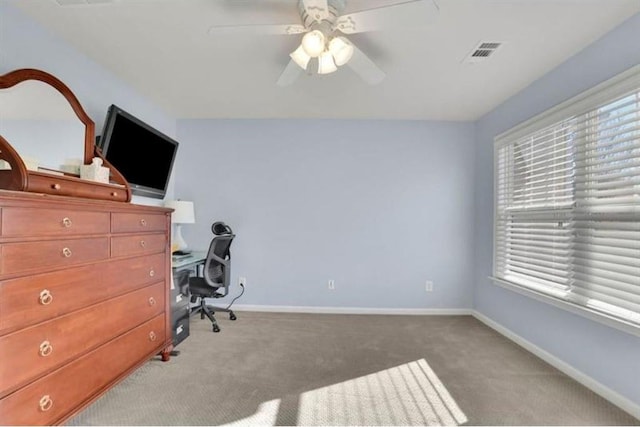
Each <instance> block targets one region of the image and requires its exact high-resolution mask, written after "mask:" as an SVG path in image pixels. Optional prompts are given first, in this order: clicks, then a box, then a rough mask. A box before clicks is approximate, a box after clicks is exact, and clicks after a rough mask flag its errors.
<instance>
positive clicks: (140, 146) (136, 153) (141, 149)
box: [97, 105, 178, 199]
mask: <svg viewBox="0 0 640 427" xmlns="http://www.w3.org/2000/svg"><path fill="white" fill-rule="evenodd" d="M97 145H98V148H100V149H101V151H102V154H103V155H104V157H105V158H106V159H107V160H108V161H109V163H111V164H112V165H113V166H114V167H115V168H116V169H118V171H119V172H120V173H121V174H122V175H123V176H124V177H125V179H126V180H127V181H128V182H129V185H131V191H132V192H133V194H136V195H139V196H145V197H152V198H156V199H162V198H164V196H165V194H166V192H167V185H168V184H169V178H170V177H171V169H172V168H173V162H174V160H175V158H176V153H177V152H178V142H177V141H175V140H174V139H172V138H170V137H168V136H167V135H165V134H163V133H162V132H160V131H158V130H157V129H154V128H153V127H151V126H149V125H148V124H146V123H144V122H143V121H142V120H140V119H138V118H136V117H134V116H133V115H132V114H130V113H128V112H126V111H124V110H123V109H122V108H119V107H117V106H116V105H111V106H110V107H109V110H108V111H107V117H106V119H105V122H104V128H103V130H102V135H101V136H100V138H99V139H98V142H97Z"/></svg>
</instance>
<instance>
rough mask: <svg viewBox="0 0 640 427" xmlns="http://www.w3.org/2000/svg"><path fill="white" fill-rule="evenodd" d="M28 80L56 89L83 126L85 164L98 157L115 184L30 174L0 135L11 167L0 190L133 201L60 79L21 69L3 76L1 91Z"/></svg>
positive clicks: (0, 178)
mask: <svg viewBox="0 0 640 427" xmlns="http://www.w3.org/2000/svg"><path fill="white" fill-rule="evenodd" d="M28 80H38V81H41V82H43V83H46V84H48V85H49V86H51V87H53V88H54V89H56V90H57V91H58V92H60V94H61V95H62V96H64V97H65V99H66V100H67V102H69V105H70V106H71V108H72V109H73V111H74V113H75V114H76V116H77V117H78V119H79V120H80V121H81V122H82V123H83V124H84V126H85V132H84V164H85V165H88V164H91V162H92V159H93V158H94V157H99V158H101V159H102V161H103V165H104V166H106V167H108V168H109V171H110V180H111V181H112V182H113V184H103V183H100V182H94V181H87V180H83V179H80V177H78V176H77V175H74V174H70V173H64V172H60V174H61V175H54V174H50V173H45V172H37V171H32V170H28V169H27V167H26V166H25V164H24V162H23V161H22V159H21V158H20V155H19V154H18V152H17V151H16V150H15V149H14V148H13V147H12V146H11V144H9V142H8V141H7V140H6V139H4V138H3V137H2V135H0V159H2V160H5V161H6V162H8V163H9V165H10V166H11V169H10V170H0V188H2V189H6V190H13V191H29V192H35V193H44V194H57V195H61V196H71V197H85V198H89V199H100V200H114V201H119V202H129V201H131V186H130V185H129V183H128V182H127V180H126V179H125V178H124V176H123V175H122V174H121V173H120V172H119V171H118V170H117V169H116V168H115V167H113V165H112V164H110V163H109V162H108V161H107V160H106V159H105V158H104V156H103V155H102V153H101V152H100V150H99V149H98V148H97V147H96V145H95V123H94V122H93V120H91V118H90V117H89V116H88V115H87V113H86V112H85V111H84V109H83V108H82V105H81V104H80V101H78V98H76V96H75V95H74V94H73V92H72V91H71V89H69V87H68V86H67V85H65V84H64V83H63V82H62V81H61V80H60V79H58V78H57V77H55V76H53V75H51V74H49V73H47V72H45V71H42V70H36V69H33V68H22V69H19V70H14V71H11V72H9V73H7V74H5V75H2V76H0V90H2V89H8V88H11V87H13V86H15V85H17V84H19V83H22V82H24V81H28Z"/></svg>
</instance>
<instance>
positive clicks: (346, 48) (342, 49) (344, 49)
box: [329, 37, 354, 67]
mask: <svg viewBox="0 0 640 427" xmlns="http://www.w3.org/2000/svg"><path fill="white" fill-rule="evenodd" d="M353 50H354V49H353V45H352V44H351V42H350V41H349V40H347V39H346V38H345V37H334V38H333V39H331V41H330V42H329V52H331V54H332V55H333V60H334V61H335V63H336V65H337V66H338V67H340V66H342V65H344V64H346V63H347V62H349V60H350V59H351V57H352V56H353Z"/></svg>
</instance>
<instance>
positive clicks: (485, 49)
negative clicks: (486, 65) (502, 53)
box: [462, 42, 502, 64]
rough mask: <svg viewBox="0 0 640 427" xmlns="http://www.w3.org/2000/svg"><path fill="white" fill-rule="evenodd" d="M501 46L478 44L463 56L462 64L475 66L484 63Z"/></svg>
mask: <svg viewBox="0 0 640 427" xmlns="http://www.w3.org/2000/svg"><path fill="white" fill-rule="evenodd" d="M500 46H502V42H480V43H478V45H477V46H476V47H475V48H474V49H473V50H472V51H471V52H470V53H469V54H468V55H467V56H465V58H464V60H463V61H462V62H465V63H467V64H476V63H478V62H482V61H486V60H487V59H488V58H489V57H490V56H492V55H493V54H494V53H495V52H496V50H498V49H499V48H500Z"/></svg>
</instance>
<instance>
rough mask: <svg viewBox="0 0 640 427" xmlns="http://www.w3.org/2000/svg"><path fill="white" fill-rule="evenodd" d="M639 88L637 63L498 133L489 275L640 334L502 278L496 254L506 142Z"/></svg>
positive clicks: (639, 329) (639, 332)
mask: <svg viewBox="0 0 640 427" xmlns="http://www.w3.org/2000/svg"><path fill="white" fill-rule="evenodd" d="M639 88H640V65H636V66H634V67H632V68H630V69H628V70H626V71H624V72H623V73H620V74H618V75H616V76H614V77H613V78H611V79H609V80H607V81H605V82H602V83H600V84H598V85H596V86H594V87H593V88H591V89H588V90H586V91H584V92H582V93H580V94H579V95H577V96H574V97H572V98H570V99H568V100H567V101H564V102H562V103H560V104H558V105H556V106H555V107H552V108H550V109H548V110H546V111H544V112H542V113H540V114H538V115H536V116H534V117H532V118H531V119H529V120H526V121H525V122H523V123H520V124H519V125H516V126H515V127H513V128H511V129H509V130H507V131H506V132H503V133H501V134H499V135H496V136H495V138H494V155H493V161H494V165H493V180H494V188H493V192H494V194H493V209H494V212H493V252H492V276H490V277H489V279H491V280H492V281H493V283H495V284H496V285H498V286H501V287H503V288H505V289H509V290H511V291H515V292H517V293H519V294H522V295H525V296H528V297H530V298H533V299H535V300H538V301H542V302H545V303H547V304H551V305H553V306H555V307H558V308H561V309H563V310H566V311H569V312H572V313H574V314H578V315H580V316H583V317H586V318H589V319H591V320H595V321H597V322H599V323H602V324H605V325H607V326H610V327H613V328H616V329H619V330H622V331H624V332H627V333H630V334H632V335H635V336H640V324H637V323H634V322H631V321H625V320H624V319H621V318H618V317H614V316H609V315H607V314H606V313H603V312H601V311H597V310H593V309H591V308H589V307H587V306H585V305H581V304H578V303H575V302H572V301H571V300H569V299H562V298H559V297H554V296H552V295H550V294H547V293H544V292H542V291H537V290H535V289H533V288H531V287H527V286H524V285H519V284H517V283H513V282H510V281H507V280H505V279H503V278H499V277H496V270H495V268H496V258H497V257H496V254H497V248H498V240H497V239H498V235H497V234H498V233H497V232H498V228H497V223H498V221H499V217H498V214H499V212H498V203H499V201H498V196H499V192H498V186H499V182H498V181H499V178H500V177H499V174H498V171H499V169H498V157H499V156H498V150H499V149H500V148H501V147H503V146H504V145H506V144H509V143H511V144H513V143H514V141H517V140H519V139H521V138H524V137H527V136H529V135H532V134H534V133H535V132H537V131H540V130H542V129H545V128H547V127H550V126H553V125H554V124H557V123H559V122H562V121H564V120H568V119H570V118H571V117H576V116H579V115H584V114H585V113H588V112H590V111H593V110H594V109H596V108H598V106H599V105H602V104H603V103H605V102H608V101H609V100H612V99H614V98H615V97H618V96H621V95H624V94H625V93H628V92H630V91H634V90H638V89H639Z"/></svg>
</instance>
